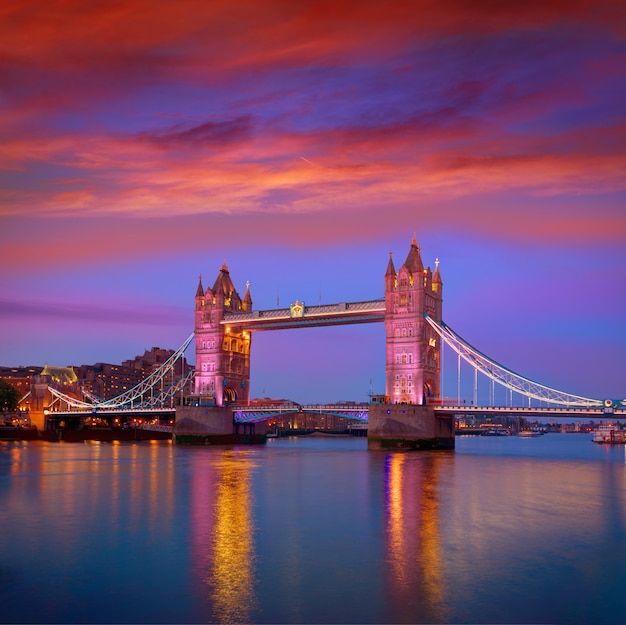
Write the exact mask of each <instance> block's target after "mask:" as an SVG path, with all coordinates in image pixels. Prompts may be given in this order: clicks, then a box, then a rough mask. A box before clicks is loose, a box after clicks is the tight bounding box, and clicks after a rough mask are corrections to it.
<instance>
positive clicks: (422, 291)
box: [385, 237, 443, 404]
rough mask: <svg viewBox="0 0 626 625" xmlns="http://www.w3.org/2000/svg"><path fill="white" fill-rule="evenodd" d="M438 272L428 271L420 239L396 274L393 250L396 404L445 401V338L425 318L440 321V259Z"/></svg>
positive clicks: (390, 371) (391, 373) (391, 365)
mask: <svg viewBox="0 0 626 625" xmlns="http://www.w3.org/2000/svg"><path fill="white" fill-rule="evenodd" d="M435 265H436V266H435V273H434V275H433V273H432V272H431V270H430V267H427V268H426V269H424V265H423V264H422V259H421V256H420V248H419V247H418V245H417V242H416V240H415V237H413V241H412V242H411V249H410V250H409V255H408V256H407V258H406V260H405V261H404V264H403V265H402V267H401V268H400V270H399V271H398V272H397V273H396V270H395V267H394V265H393V259H392V257H391V252H390V253H389V263H388V265H387V271H386V273H385V330H386V334H387V380H386V394H387V395H388V396H389V398H390V401H391V402H392V403H394V404H400V403H405V404H426V403H430V402H434V401H437V400H439V399H440V397H439V385H440V380H439V376H440V341H439V337H438V336H437V334H436V332H435V331H434V330H433V329H432V328H431V326H430V325H429V324H428V322H427V321H426V320H425V319H424V313H428V315H429V316H430V317H432V318H433V319H434V320H435V321H441V308H442V302H443V283H442V281H441V276H440V275H439V260H437V261H436V263H435Z"/></svg>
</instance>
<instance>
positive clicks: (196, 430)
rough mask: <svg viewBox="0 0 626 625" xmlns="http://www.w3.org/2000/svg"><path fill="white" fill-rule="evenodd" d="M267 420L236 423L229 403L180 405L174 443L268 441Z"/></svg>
mask: <svg viewBox="0 0 626 625" xmlns="http://www.w3.org/2000/svg"><path fill="white" fill-rule="evenodd" d="M266 433H267V426H266V425H265V423H242V424H235V423H234V422H233V410H232V408H229V407H226V406H178V407H177V408H176V421H175V422H174V431H173V433H172V442H173V443H174V444H178V445H234V444H253V445H254V444H264V443H265V440H266V436H265V435H266Z"/></svg>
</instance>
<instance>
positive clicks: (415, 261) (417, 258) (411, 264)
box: [403, 235, 424, 274]
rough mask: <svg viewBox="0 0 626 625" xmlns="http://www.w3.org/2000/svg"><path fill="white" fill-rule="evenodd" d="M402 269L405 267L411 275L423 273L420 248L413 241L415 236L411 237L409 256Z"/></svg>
mask: <svg viewBox="0 0 626 625" xmlns="http://www.w3.org/2000/svg"><path fill="white" fill-rule="evenodd" d="M403 267H406V268H407V269H408V270H409V273H411V274H414V273H423V271H424V265H423V264H422V257H421V255H420V248H419V247H418V245H417V241H416V240H415V235H413V240H412V241H411V249H410V250H409V255H408V256H407V257H406V260H405V261H404V265H403Z"/></svg>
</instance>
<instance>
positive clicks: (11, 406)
mask: <svg viewBox="0 0 626 625" xmlns="http://www.w3.org/2000/svg"><path fill="white" fill-rule="evenodd" d="M19 400H20V393H19V391H18V390H17V389H16V388H15V387H14V386H11V384H9V383H8V382H7V381H5V380H2V379H0V410H2V412H13V411H14V410H17V402H18V401H19Z"/></svg>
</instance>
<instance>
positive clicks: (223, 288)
mask: <svg viewBox="0 0 626 625" xmlns="http://www.w3.org/2000/svg"><path fill="white" fill-rule="evenodd" d="M250 310H252V298H251V297H250V286H249V284H247V285H246V294H245V296H244V298H243V300H242V299H241V297H240V296H239V293H237V290H236V289H235V287H234V285H233V282H232V280H231V278H230V273H229V272H228V267H227V266H226V262H224V264H223V265H222V268H221V269H220V272H219V274H218V276H217V279H216V280H215V284H214V285H213V288H212V289H207V290H206V291H205V290H204V288H203V286H202V276H201V277H200V282H199V284H198V290H197V291H196V313H195V340H196V377H195V389H194V390H195V395H199V396H203V397H206V398H207V399H210V400H212V401H213V402H214V403H215V405H216V406H224V405H228V404H231V403H233V402H244V403H248V401H249V399H250V340H251V337H250V332H249V331H247V330H241V329H237V328H230V327H228V326H225V325H224V324H222V323H220V322H221V321H222V319H223V318H224V313H225V312H240V311H250Z"/></svg>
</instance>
